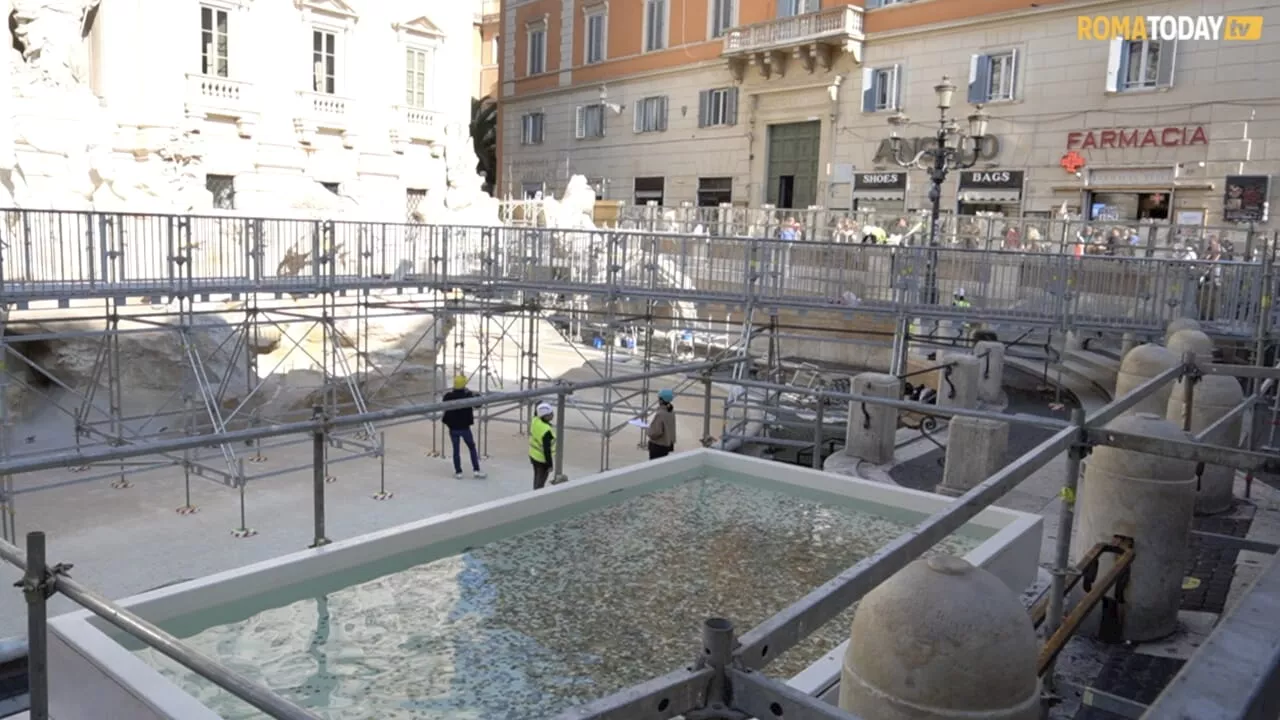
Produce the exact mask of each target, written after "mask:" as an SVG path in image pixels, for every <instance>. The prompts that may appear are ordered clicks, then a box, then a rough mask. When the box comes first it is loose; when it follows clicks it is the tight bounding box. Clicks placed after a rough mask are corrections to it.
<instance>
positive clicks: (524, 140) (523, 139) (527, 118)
mask: <svg viewBox="0 0 1280 720" xmlns="http://www.w3.org/2000/svg"><path fill="white" fill-rule="evenodd" d="M544 124H545V116H544V115H543V114H542V113H540V112H537V113H528V114H526V115H524V116H523V117H522V118H521V132H520V144H521V145H541V144H542V130H543V126H544Z"/></svg>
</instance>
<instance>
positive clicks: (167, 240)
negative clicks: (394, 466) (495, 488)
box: [0, 210, 1278, 337]
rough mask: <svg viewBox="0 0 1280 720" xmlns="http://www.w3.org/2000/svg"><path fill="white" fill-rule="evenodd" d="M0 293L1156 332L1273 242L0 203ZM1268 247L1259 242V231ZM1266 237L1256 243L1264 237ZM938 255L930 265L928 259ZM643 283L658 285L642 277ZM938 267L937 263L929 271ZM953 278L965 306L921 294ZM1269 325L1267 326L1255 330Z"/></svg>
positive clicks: (1251, 288)
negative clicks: (633, 307) (1098, 248)
mask: <svg viewBox="0 0 1280 720" xmlns="http://www.w3.org/2000/svg"><path fill="white" fill-rule="evenodd" d="M0 242H2V243H3V245H0V302H5V303H12V302H31V301H40V300H65V299H68V298H76V297H83V298H94V297H121V296H139V295H142V296H147V295H154V296H174V295H187V296H190V295H192V294H205V295H207V294H217V293H251V292H262V293H273V292H282V293H284V292H290V293H299V292H302V293H306V292H337V291H343V290H357V289H368V290H376V289H380V288H381V289H397V288H400V289H404V288H419V289H420V288H430V289H437V290H452V289H455V288H459V287H461V288H472V289H474V288H480V287H484V288H485V289H486V290H487V291H491V292H506V291H510V292H540V293H549V294H557V295H576V296H582V297H595V298H598V299H601V298H610V297H613V298H616V297H628V298H633V299H637V300H645V299H662V300H671V299H672V295H673V291H678V298H677V302H679V303H681V304H684V305H689V306H690V309H689V311H690V312H694V311H695V310H696V308H695V307H694V306H695V305H696V304H698V303H713V304H715V303H726V302H727V303H731V304H733V303H739V304H741V303H746V302H751V303H752V304H754V305H755V306H757V307H761V306H768V307H777V308H795V309H804V310H811V309H816V308H829V309H842V308H843V309H856V310H858V311H861V312H871V313H880V314H886V315H894V316H903V315H909V316H915V317H935V318H957V319H965V318H973V319H975V320H979V321H985V322H992V323H1011V324H1023V325H1042V326H1051V327H1065V328H1098V329H1109V330H1121V331H1137V330H1141V331H1150V332H1156V331H1159V330H1161V329H1162V328H1163V327H1164V326H1165V325H1166V324H1167V323H1168V322H1169V321H1171V320H1173V319H1175V318H1178V317H1184V316H1193V317H1198V318H1199V319H1200V320H1201V321H1202V322H1203V323H1204V324H1205V325H1206V326H1208V330H1209V331H1210V332H1213V333H1216V334H1220V335H1234V336H1245V337H1252V336H1256V335H1258V334H1259V333H1260V332H1261V331H1259V330H1258V328H1260V327H1262V326H1263V324H1264V323H1265V324H1266V326H1267V327H1268V328H1271V327H1274V326H1275V323H1274V322H1269V321H1270V318H1269V316H1268V312H1271V313H1274V307H1273V306H1272V305H1271V304H1270V302H1269V299H1270V298H1271V297H1274V296H1275V294H1276V292H1277V287H1276V285H1277V282H1278V279H1277V277H1276V275H1275V273H1274V258H1273V253H1271V252H1267V253H1264V254H1263V255H1261V256H1260V257H1259V259H1258V261H1256V262H1254V261H1250V262H1245V261H1217V262H1205V261H1188V260H1179V259H1169V258H1160V257H1109V256H1099V255H1088V254H1084V255H1080V256H1076V255H1074V254H1071V253H1061V252H1055V253H1027V252H1020V251H1010V250H979V249H966V248H962V247H945V248H942V249H930V248H926V247H919V246H904V247H891V246H882V245H861V244H847V243H832V242H810V241H805V240H797V241H787V240H777V239H766V238H762V237H755V238H753V237H712V236H697V235H688V234H685V235H681V234H673V233H653V232H639V231H624V230H607V231H581V230H556V229H546V228H511V227H462V226H439V225H419V224H400V223H372V222H368V223H366V222H345V221H319V220H297V219H265V218H231V217H206V216H175V215H128V214H120V213H97V212H66V211H37V210H22V211H0ZM1267 242H1268V243H1270V236H1268V240H1267ZM1268 247H1270V246H1268ZM935 266H936V268H935ZM655 269H656V272H657V275H658V277H657V285H655V284H654V271H655ZM935 269H936V272H933V271H934V270H935ZM931 276H936V277H937V281H938V286H939V288H940V290H941V293H942V294H943V296H949V295H950V294H951V293H953V292H954V291H957V290H960V289H963V290H964V291H965V293H966V297H967V298H968V300H969V301H970V307H968V308H956V307H951V306H949V305H946V304H943V303H939V304H936V305H935V304H931V303H928V302H925V301H924V300H925V299H926V298H924V297H923V295H924V293H923V290H924V285H925V284H926V281H927V279H928V278H930V277H931ZM1266 332H1268V333H1270V332H1273V331H1272V330H1269V329H1268V330H1267V331H1266Z"/></svg>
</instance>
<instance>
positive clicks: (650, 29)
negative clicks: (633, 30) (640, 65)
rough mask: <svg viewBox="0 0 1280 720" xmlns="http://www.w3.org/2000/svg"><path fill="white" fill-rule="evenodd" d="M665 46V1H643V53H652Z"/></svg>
mask: <svg viewBox="0 0 1280 720" xmlns="http://www.w3.org/2000/svg"><path fill="white" fill-rule="evenodd" d="M666 46H667V0H645V5H644V51H645V52H653V51H654V50H662V49H664V48H666Z"/></svg>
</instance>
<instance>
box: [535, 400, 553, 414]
mask: <svg viewBox="0 0 1280 720" xmlns="http://www.w3.org/2000/svg"><path fill="white" fill-rule="evenodd" d="M554 412H555V410H554V409H553V408H552V407H551V406H550V405H548V404H547V403H538V417H546V416H548V415H550V414H552V413H554Z"/></svg>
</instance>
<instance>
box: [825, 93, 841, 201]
mask: <svg viewBox="0 0 1280 720" xmlns="http://www.w3.org/2000/svg"><path fill="white" fill-rule="evenodd" d="M844 80H845V75H844V73H841V74H839V75H836V76H835V77H834V78H833V79H832V80H831V84H830V85H829V86H827V93H828V94H829V95H830V96H831V137H829V138H828V141H827V144H828V147H827V201H826V203H824V204H825V205H826V208H827V210H828V211H830V210H831V203H832V202H833V201H834V200H835V186H834V183H833V182H832V180H834V179H835V174H836V134H837V127H838V123H839V121H840V86H841V85H843V84H844Z"/></svg>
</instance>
